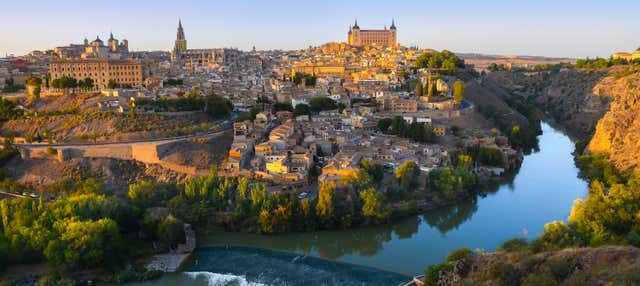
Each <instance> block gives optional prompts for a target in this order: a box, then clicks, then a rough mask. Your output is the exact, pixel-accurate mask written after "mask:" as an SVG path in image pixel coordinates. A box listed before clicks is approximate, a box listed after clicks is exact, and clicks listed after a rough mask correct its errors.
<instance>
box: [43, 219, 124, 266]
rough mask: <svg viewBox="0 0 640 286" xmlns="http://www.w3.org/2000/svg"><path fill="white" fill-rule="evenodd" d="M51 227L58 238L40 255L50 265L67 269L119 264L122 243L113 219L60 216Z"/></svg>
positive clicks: (121, 255) (121, 254) (120, 261)
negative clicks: (79, 219) (60, 218)
mask: <svg viewBox="0 0 640 286" xmlns="http://www.w3.org/2000/svg"><path fill="white" fill-rule="evenodd" d="M54 228H55V229H57V231H58V232H59V233H60V239H54V240H51V241H50V242H49V243H48V245H47V247H46V249H45V250H44V255H45V257H46V258H47V260H49V262H50V263H51V264H52V265H53V266H54V267H59V268H62V269H67V270H71V269H74V270H77V269H81V268H93V267H99V266H102V267H108V268H109V267H116V266H118V265H120V264H121V263H122V257H123V255H124V253H123V247H122V246H123V245H122V241H121V238H120V233H119V231H118V225H117V224H116V222H115V221H113V220H111V219H108V218H102V219H99V220H97V221H91V220H88V221H78V220H77V219H64V220H61V221H58V222H56V224H55V225H54Z"/></svg>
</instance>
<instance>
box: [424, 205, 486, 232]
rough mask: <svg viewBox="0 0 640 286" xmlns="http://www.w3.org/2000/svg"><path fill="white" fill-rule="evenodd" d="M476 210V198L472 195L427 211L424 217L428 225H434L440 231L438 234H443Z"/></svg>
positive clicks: (465, 219)
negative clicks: (466, 198)
mask: <svg viewBox="0 0 640 286" xmlns="http://www.w3.org/2000/svg"><path fill="white" fill-rule="evenodd" d="M476 211H478V198H477V197H476V196H474V197H472V198H470V199H468V200H464V201H461V202H458V203H455V204H451V205H449V206H446V207H443V208H440V209H437V210H434V211H430V212H427V213H426V214H425V215H424V219H425V221H426V222H427V223H428V224H429V226H431V227H435V228H436V229H438V231H440V234H442V235H445V234H446V233H447V232H449V231H450V230H453V229H458V227H459V226H460V225H461V224H462V223H464V222H465V221H468V220H469V219H471V217H472V216H473V214H474V213H476Z"/></svg>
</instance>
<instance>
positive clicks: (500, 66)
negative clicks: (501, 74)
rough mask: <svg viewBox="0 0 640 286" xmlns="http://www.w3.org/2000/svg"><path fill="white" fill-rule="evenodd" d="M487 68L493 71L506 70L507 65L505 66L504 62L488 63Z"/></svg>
mask: <svg viewBox="0 0 640 286" xmlns="http://www.w3.org/2000/svg"><path fill="white" fill-rule="evenodd" d="M487 70H489V71H492V72H495V71H506V70H507V66H505V65H504V64H497V63H490V64H489V65H488V66H487Z"/></svg>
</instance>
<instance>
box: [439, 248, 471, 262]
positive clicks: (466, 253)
mask: <svg viewBox="0 0 640 286" xmlns="http://www.w3.org/2000/svg"><path fill="white" fill-rule="evenodd" d="M473 256H474V255H473V251H471V249H470V248H468V247H462V248H458V249H456V250H454V251H451V252H449V254H448V255H447V257H446V258H445V262H447V263H449V262H454V261H458V260H469V259H472V258H473Z"/></svg>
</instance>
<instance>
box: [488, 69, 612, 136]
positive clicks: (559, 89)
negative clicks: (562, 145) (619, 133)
mask: <svg viewBox="0 0 640 286" xmlns="http://www.w3.org/2000/svg"><path fill="white" fill-rule="evenodd" d="M607 74H608V71H606V70H601V71H594V70H575V69H566V70H561V71H559V72H531V73H524V72H493V73H489V74H488V75H487V76H486V78H485V79H484V81H483V85H487V86H496V87H499V88H501V89H503V90H504V91H505V92H507V93H509V94H510V95H512V96H516V97H522V98H525V99H527V100H528V101H529V102H532V103H534V104H535V105H536V106H537V107H539V109H540V110H542V111H544V112H545V114H546V115H548V116H550V117H551V118H553V119H554V120H555V121H557V122H558V123H560V124H561V125H562V126H563V127H564V128H565V129H566V130H567V131H569V133H570V134H571V135H572V136H573V137H577V138H580V139H586V138H588V137H589V136H590V134H592V133H593V130H594V128H595V125H596V123H597V122H598V120H599V119H600V118H601V117H602V116H603V115H604V113H605V112H606V111H607V110H608V109H609V102H610V101H611V98H612V96H610V95H607V94H606V93H597V92H596V91H595V89H594V88H595V86H596V85H597V84H598V83H599V82H600V81H601V80H602V79H603V78H605V77H606V76H607Z"/></svg>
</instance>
